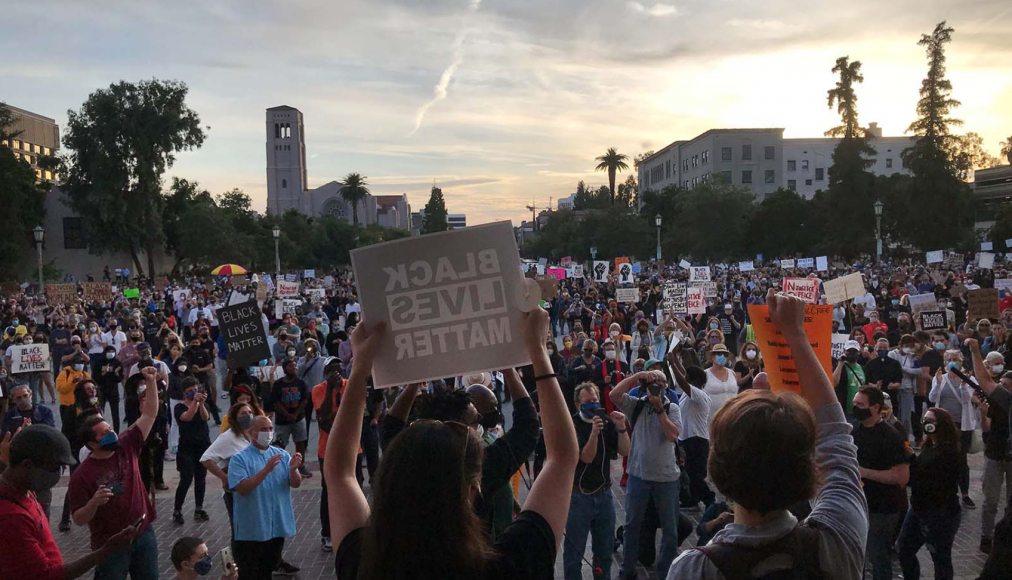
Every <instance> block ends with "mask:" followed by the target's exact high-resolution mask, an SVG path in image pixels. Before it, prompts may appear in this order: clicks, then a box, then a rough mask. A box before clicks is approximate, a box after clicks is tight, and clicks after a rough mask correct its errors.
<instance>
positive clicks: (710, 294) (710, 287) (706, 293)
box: [690, 282, 717, 298]
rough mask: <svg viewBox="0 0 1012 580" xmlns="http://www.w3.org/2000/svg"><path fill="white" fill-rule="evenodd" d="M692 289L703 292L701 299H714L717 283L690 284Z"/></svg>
mask: <svg viewBox="0 0 1012 580" xmlns="http://www.w3.org/2000/svg"><path fill="white" fill-rule="evenodd" d="M690 286H692V287H693V288H699V289H701V290H702V291H703V298H716V297H717V283H716V282H693V283H692V284H690Z"/></svg>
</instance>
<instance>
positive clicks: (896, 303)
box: [892, 298, 900, 306]
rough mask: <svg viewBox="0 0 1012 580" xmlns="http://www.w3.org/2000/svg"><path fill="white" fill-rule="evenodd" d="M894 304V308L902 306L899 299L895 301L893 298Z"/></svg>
mask: <svg viewBox="0 0 1012 580" xmlns="http://www.w3.org/2000/svg"><path fill="white" fill-rule="evenodd" d="M892 302H893V306H899V305H900V301H899V300H897V299H895V298H893V300H892Z"/></svg>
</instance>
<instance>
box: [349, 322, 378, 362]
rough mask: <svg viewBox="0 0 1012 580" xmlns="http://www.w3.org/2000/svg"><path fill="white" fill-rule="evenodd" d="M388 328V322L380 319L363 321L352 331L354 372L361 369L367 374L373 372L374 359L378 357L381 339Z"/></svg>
mask: <svg viewBox="0 0 1012 580" xmlns="http://www.w3.org/2000/svg"><path fill="white" fill-rule="evenodd" d="M386 330H387V323H386V322H384V321H382V320H381V321H379V322H377V323H375V324H367V323H364V322H363V323H362V324H359V325H358V326H356V327H355V330H354V331H352V333H351V352H353V353H354V354H355V357H354V359H352V361H353V363H352V372H355V371H358V370H361V371H363V372H364V373H365V374H366V375H368V374H369V373H370V372H372V361H373V359H375V358H376V351H378V350H379V343H380V340H382V339H383V334H384V333H385V332H386Z"/></svg>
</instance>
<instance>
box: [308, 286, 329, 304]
mask: <svg viewBox="0 0 1012 580" xmlns="http://www.w3.org/2000/svg"><path fill="white" fill-rule="evenodd" d="M306 294H307V295H308V296H309V301H310V302H323V301H324V300H326V299H327V289H326V288H310V289H309V290H306Z"/></svg>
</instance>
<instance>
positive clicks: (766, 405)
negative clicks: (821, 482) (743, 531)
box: [708, 389, 818, 514]
mask: <svg viewBox="0 0 1012 580" xmlns="http://www.w3.org/2000/svg"><path fill="white" fill-rule="evenodd" d="M708 469H709V473H710V477H711V478H712V479H713V483H714V484H715V485H716V486H717V489H719V490H720V492H721V493H723V494H724V495H726V496H727V497H729V498H730V499H732V500H734V501H735V502H737V503H739V504H741V505H742V506H743V507H745V508H747V509H749V510H752V511H757V512H759V513H760V514H767V513H769V512H771V511H775V510H783V509H787V508H788V507H789V506H791V505H793V504H794V503H796V502H799V501H803V500H807V499H811V498H812V496H814V495H815V489H816V486H817V484H818V481H817V480H818V476H817V474H816V466H815V415H814V414H813V413H812V410H811V409H810V408H809V407H808V404H807V403H805V401H804V399H802V398H801V397H799V396H798V395H795V394H793V393H780V394H775V393H772V392H770V391H765V390H754V389H749V390H748V391H745V393H743V394H741V395H738V396H737V397H735V398H733V399H731V400H730V401H728V402H727V403H726V404H725V405H724V406H723V407H721V408H720V410H719V411H717V414H716V415H715V416H714V418H713V421H712V422H711V424H710V458H709V462H708Z"/></svg>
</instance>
